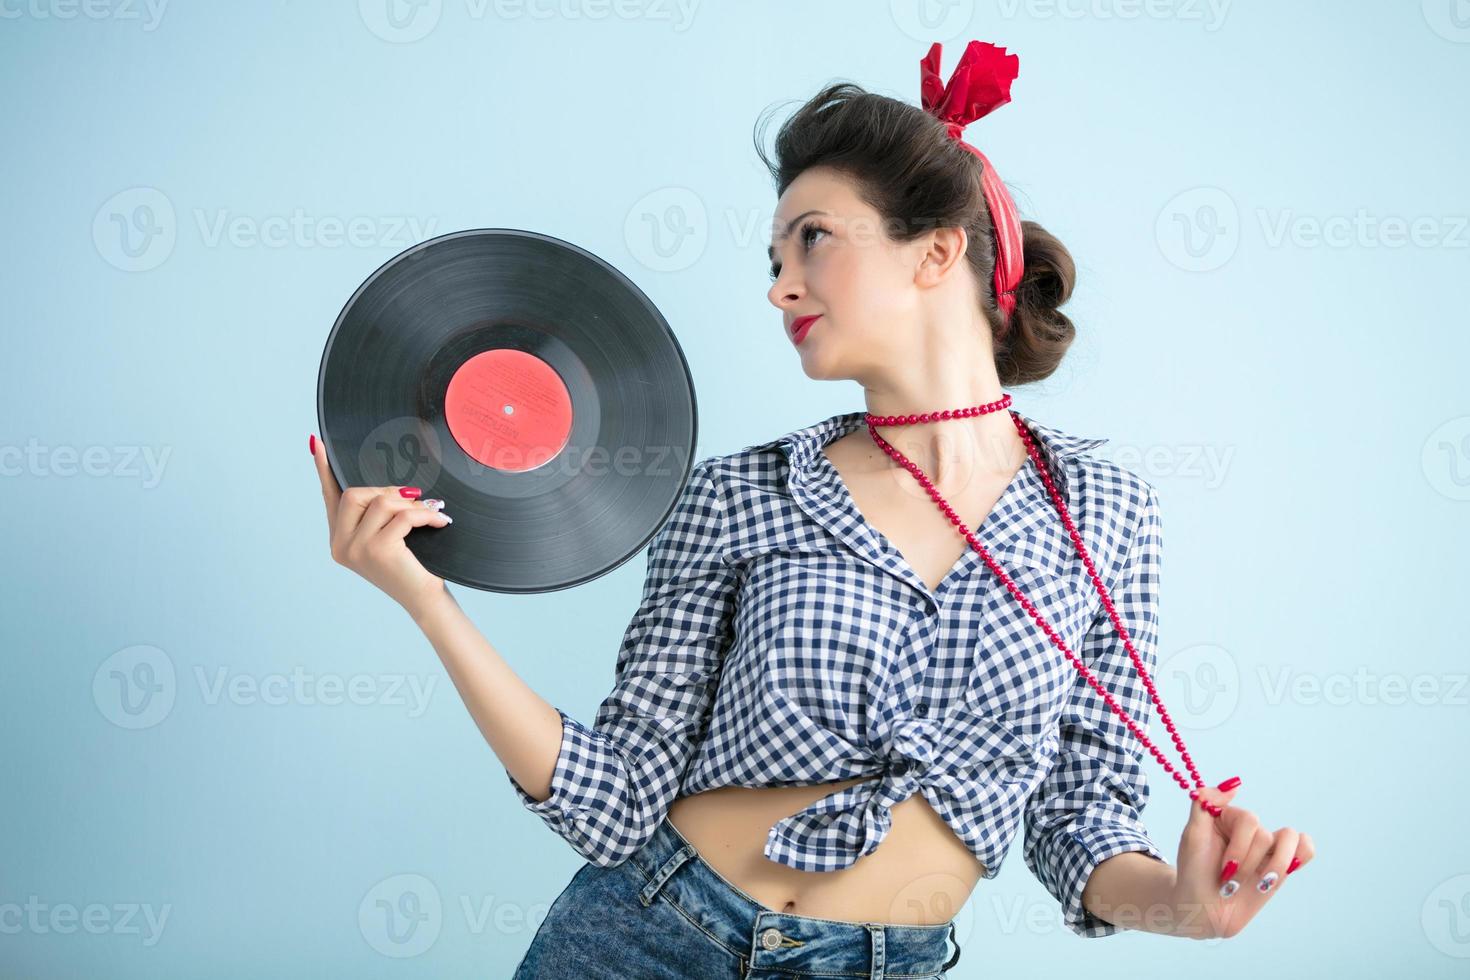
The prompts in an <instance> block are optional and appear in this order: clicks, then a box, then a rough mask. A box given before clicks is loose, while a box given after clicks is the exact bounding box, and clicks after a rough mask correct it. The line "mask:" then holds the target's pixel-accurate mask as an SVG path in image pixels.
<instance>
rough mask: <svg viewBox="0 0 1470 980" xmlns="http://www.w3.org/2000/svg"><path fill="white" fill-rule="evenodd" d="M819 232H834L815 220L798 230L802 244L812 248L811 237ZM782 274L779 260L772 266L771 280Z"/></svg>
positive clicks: (826, 233)
mask: <svg viewBox="0 0 1470 980" xmlns="http://www.w3.org/2000/svg"><path fill="white" fill-rule="evenodd" d="M819 232H820V233H821V234H823V235H830V234H832V233H831V232H830V231H828V230H827V229H826V228H823V227H822V226H821V225H819V224H816V223H815V222H810V223H808V224H804V225H802V226H801V231H800V232H798V235H799V237H800V238H801V243H802V245H803V246H805V247H806V248H808V249H810V248H811V247H812V243H811V241H810V239H811V237H812V236H813V235H815V234H817V233H819ZM780 275H781V263H779V262H777V263H774V264H773V265H772V266H771V281H772V282H775V281H776V279H777V278H778V277H779V276H780Z"/></svg>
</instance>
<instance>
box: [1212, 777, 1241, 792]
mask: <svg viewBox="0 0 1470 980" xmlns="http://www.w3.org/2000/svg"><path fill="white" fill-rule="evenodd" d="M1239 785H1240V777H1239V776H1231V777H1230V778H1229V779H1227V780H1225V781H1224V782H1223V783H1221V784H1220V785H1219V786H1216V787H1215V788H1216V789H1223V790H1232V789H1234V788H1235V787H1237V786H1239Z"/></svg>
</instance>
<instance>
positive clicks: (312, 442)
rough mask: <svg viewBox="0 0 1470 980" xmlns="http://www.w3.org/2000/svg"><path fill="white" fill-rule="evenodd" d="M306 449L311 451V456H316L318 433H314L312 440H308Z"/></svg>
mask: <svg viewBox="0 0 1470 980" xmlns="http://www.w3.org/2000/svg"><path fill="white" fill-rule="evenodd" d="M306 448H307V449H309V450H310V451H311V454H312V455H313V456H315V455H316V433H315V432H313V433H312V434H311V438H310V439H308V440H306Z"/></svg>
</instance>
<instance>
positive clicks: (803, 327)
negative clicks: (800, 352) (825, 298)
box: [791, 313, 822, 344]
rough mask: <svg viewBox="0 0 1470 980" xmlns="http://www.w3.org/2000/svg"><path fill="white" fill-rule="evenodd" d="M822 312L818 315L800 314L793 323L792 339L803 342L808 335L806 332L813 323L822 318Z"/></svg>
mask: <svg viewBox="0 0 1470 980" xmlns="http://www.w3.org/2000/svg"><path fill="white" fill-rule="evenodd" d="M821 316H822V315H821V314H820V313H818V314H817V315H816V316H799V317H797V318H796V319H795V320H793V321H792V323H791V339H792V340H793V341H794V342H795V343H798V344H799V343H801V342H802V340H803V339H805V337H806V332H807V331H808V330H810V329H811V326H812V324H813V323H816V322H817V321H818V320H819V319H821Z"/></svg>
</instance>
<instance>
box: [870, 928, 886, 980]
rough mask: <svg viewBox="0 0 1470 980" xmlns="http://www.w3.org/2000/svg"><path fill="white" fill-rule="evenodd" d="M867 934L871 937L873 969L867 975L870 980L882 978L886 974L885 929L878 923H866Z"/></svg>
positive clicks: (880, 979)
mask: <svg viewBox="0 0 1470 980" xmlns="http://www.w3.org/2000/svg"><path fill="white" fill-rule="evenodd" d="M868 934H869V935H870V936H872V937H873V969H872V970H871V971H870V972H869V974H868V976H869V977H871V978H872V980H883V978H884V977H885V976H887V966H888V962H887V960H888V948H887V945H886V940H887V938H888V934H887V931H886V930H885V929H884V928H883V926H882V925H881V924H879V923H868Z"/></svg>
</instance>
